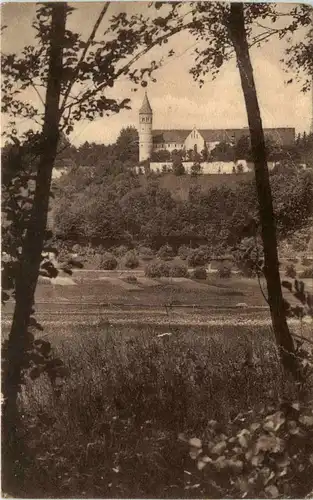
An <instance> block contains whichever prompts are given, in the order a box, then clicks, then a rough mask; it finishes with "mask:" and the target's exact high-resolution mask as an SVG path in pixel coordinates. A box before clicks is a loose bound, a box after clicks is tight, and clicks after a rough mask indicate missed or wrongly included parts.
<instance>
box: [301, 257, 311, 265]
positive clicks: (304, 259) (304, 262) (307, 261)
mask: <svg viewBox="0 0 313 500" xmlns="http://www.w3.org/2000/svg"><path fill="white" fill-rule="evenodd" d="M301 264H302V265H303V266H310V265H311V264H312V260H311V259H310V258H309V257H306V255H304V256H303V257H302V259H301Z"/></svg>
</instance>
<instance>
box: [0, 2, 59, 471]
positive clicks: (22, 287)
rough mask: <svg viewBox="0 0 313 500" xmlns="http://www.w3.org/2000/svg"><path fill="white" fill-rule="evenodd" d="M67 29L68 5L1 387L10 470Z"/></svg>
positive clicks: (55, 38)
mask: <svg viewBox="0 0 313 500" xmlns="http://www.w3.org/2000/svg"><path fill="white" fill-rule="evenodd" d="M65 24H66V4H65V3H63V2H60V3H58V2H56V3H54V4H52V17H51V32H50V54H49V68H48V78H47V92H46V101H45V116H44V124H43V130H42V137H41V141H40V148H41V150H40V156H39V163H38V169H37V178H36V188H35V194H34V201H33V207H32V213H31V217H30V222H29V226H28V229H27V233H26V235H25V240H24V244H23V248H22V256H21V261H20V265H19V269H18V273H17V276H16V287H15V309H14V314H13V321H12V326H11V331H10V334H9V339H8V350H7V360H6V361H7V369H6V373H5V374H4V378H3V384H2V390H3V396H4V408H3V419H2V430H3V434H2V436H3V440H4V441H5V443H6V446H5V449H3V451H4V452H5V453H8V456H6V457H3V464H4V465H6V466H7V467H9V463H10V461H11V460H13V459H14V460H15V458H13V456H12V455H14V450H15V451H16V446H17V441H18V438H17V428H18V423H19V419H18V406H17V400H18V394H19V391H20V385H21V372H22V368H23V362H24V356H25V350H26V349H27V347H28V346H29V340H28V339H29V334H28V327H29V320H30V317H31V314H32V308H33V304H34V294H35V289H36V285H37V280H38V276H39V268H40V262H41V253H42V248H43V244H44V238H45V230H46V224H47V215H48V207H49V197H50V187H51V177H52V169H53V165H54V161H55V157H56V153H57V145H58V138H59V121H60V113H59V103H60V94H61V79H62V64H63V46H64V39H65ZM10 458H11V460H10ZM7 460H8V462H7ZM11 463H12V462H11Z"/></svg>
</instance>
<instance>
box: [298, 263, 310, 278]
mask: <svg viewBox="0 0 313 500" xmlns="http://www.w3.org/2000/svg"><path fill="white" fill-rule="evenodd" d="M299 278H302V279H303V278H313V266H311V267H307V268H306V269H304V270H303V271H302V272H301V273H299Z"/></svg>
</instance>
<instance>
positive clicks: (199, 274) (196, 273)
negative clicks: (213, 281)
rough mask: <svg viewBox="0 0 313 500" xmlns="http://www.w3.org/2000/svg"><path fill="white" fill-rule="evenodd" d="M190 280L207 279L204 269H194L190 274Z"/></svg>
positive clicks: (199, 267)
mask: <svg viewBox="0 0 313 500" xmlns="http://www.w3.org/2000/svg"><path fill="white" fill-rule="evenodd" d="M192 278H193V279H195V280H206V279H207V272H206V268H205V267H203V266H198V267H196V268H195V269H194V270H193V272H192Z"/></svg>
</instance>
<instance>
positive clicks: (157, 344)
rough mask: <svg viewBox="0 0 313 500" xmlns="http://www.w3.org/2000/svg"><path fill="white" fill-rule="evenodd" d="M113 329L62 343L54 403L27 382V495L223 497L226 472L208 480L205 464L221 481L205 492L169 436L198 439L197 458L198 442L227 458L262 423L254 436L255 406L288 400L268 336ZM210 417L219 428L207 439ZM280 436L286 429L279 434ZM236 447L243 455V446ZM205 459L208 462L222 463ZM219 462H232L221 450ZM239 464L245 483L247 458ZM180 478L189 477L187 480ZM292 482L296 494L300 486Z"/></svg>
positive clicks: (203, 480)
mask: <svg viewBox="0 0 313 500" xmlns="http://www.w3.org/2000/svg"><path fill="white" fill-rule="evenodd" d="M110 332H112V328H110V327H109V325H107V326H106V325H104V326H103V327H102V328H100V329H99V330H98V332H95V331H87V332H86V331H85V332H80V334H79V335H77V336H76V337H75V342H73V341H72V339H69V338H68V339H66V336H62V342H61V344H58V345H57V352H56V355H58V356H60V357H62V358H63V359H64V360H65V364H66V368H67V369H68V370H69V376H68V377H67V378H66V379H65V383H64V384H63V388H62V393H61V398H59V399H58V400H55V399H54V398H53V397H52V391H51V388H50V387H49V382H48V380H47V379H46V378H45V377H44V376H43V375H42V376H41V377H40V378H39V379H38V380H37V381H36V383H35V384H34V383H32V382H30V381H29V380H28V381H27V384H26V386H25V390H24V391H23V394H22V397H21V411H22V412H23V415H24V419H23V426H24V428H23V432H24V433H25V435H26V437H27V444H28V445H29V450H30V451H29V460H28V462H27V464H26V466H25V482H24V484H23V487H24V488H25V491H27V492H28V494H29V495H30V496H32V498H46V497H49V498H51V497H58V498H65V497H70V498H74V497H77V492H80V495H81V496H82V497H84V498H95V497H101V498H105V497H110V498H113V497H117V498H123V497H126V496H127V497H133V498H147V497H149V496H151V495H152V494H153V496H155V497H157V498H169V497H171V498H184V497H185V495H186V493H187V494H188V498H190V495H191V493H192V492H195V491H197V497H198V494H199V493H200V491H201V490H200V489H199V491H198V489H197V488H195V489H194V490H192V489H185V488H186V487H187V486H188V487H189V486H192V485H194V484H199V483H200V485H201V488H204V489H205V492H206V494H204V495H202V496H203V497H204V498H226V497H227V495H226V491H225V489H224V488H223V485H224V486H225V485H226V486H227V485H228V484H229V483H228V482H226V483H224V482H223V481H224V475H223V471H224V469H222V470H221V471H220V472H219V474H218V475H216V477H215V469H213V467H215V466H214V465H213V466H212V474H213V473H214V480H216V481H217V484H219V485H220V484H221V482H222V484H221V490H219V491H216V490H215V489H214V490H213V491H212V490H210V491H208V488H214V485H212V484H211V483H210V477H209V476H211V465H210V464H208V465H207V466H206V467H205V468H204V469H203V470H202V471H199V470H197V469H196V471H195V472H194V470H193V469H190V468H189V466H190V462H191V463H192V464H195V463H197V462H198V461H195V460H191V459H190V457H189V459H188V456H189V455H188V452H189V451H190V450H189V446H188V445H187V444H186V443H182V442H181V441H180V440H178V439H177V437H178V436H179V435H180V433H184V434H185V435H186V436H190V437H194V436H199V438H201V439H202V441H203V443H204V446H203V454H206V451H207V450H206V449H205V445H206V443H208V444H209V445H210V443H209V442H210V441H211V440H212V441H213V442H214V444H215V443H219V442H220V441H223V439H226V442H227V450H229V456H230V457H233V456H234V455H235V453H236V452H235V451H234V450H233V448H234V447H235V442H234V443H233V444H232V443H231V442H229V439H231V437H232V436H234V437H235V439H236V442H238V437H237V434H238V433H240V431H242V430H243V429H248V430H249V432H251V436H252V438H253V439H255V440H257V439H258V436H257V430H256V429H255V426H253V427H252V430H251V429H250V427H249V426H250V424H252V423H260V427H259V432H261V431H262V428H261V424H262V423H263V419H264V420H265V418H266V416H267V414H266V413H264V414H263V417H262V416H261V414H260V412H258V406H259V405H260V404H262V405H264V406H268V405H270V404H271V403H272V401H278V400H279V399H280V398H282V397H283V395H284V394H288V395H289V396H290V398H292V397H293V394H294V390H293V388H292V386H291V385H290V384H289V382H288V381H286V380H285V379H284V376H283V373H282V372H281V369H280V366H279V364H278V362H277V354H276V351H275V346H274V345H273V343H272V341H271V339H270V336H269V334H268V332H267V330H262V331H254V332H253V335H251V336H249V337H248V336H247V337H245V336H243V335H242V332H240V331H239V332H238V333H235V332H233V335H229V333H228V334H227V335H226V334H224V333H223V332H219V333H217V332H216V334H213V335H209V336H206V335H203V334H202V333H201V334H197V333H195V332H192V333H191V332H186V333H178V332H177V333H176V331H173V330H171V333H172V334H171V335H170V336H165V337H158V334H159V331H158V330H154V329H153V328H151V327H150V328H149V327H146V328H145V329H144V330H143V332H142V335H140V334H139V335H137V336H134V335H133V334H132V333H130V335H127V334H126V335H124V334H121V332H120V331H119V330H118V329H117V330H116V332H114V329H113V333H110ZM251 349H252V350H253V352H254V355H255V359H254V361H253V366H252V367H248V366H247V365H246V364H245V358H246V355H247V353H248V352H249V350H251ZM238 387H240V391H239V390H238ZM182 409H183V411H182ZM251 409H253V411H252V412H250V413H249V414H248V417H246V415H245V412H248V411H250V410H251ZM275 411H276V410H275V409H274V410H272V411H271V412H270V413H272V414H273V413H275ZM238 413H241V414H242V417H241V416H240V415H238ZM302 414H304V413H302ZM249 415H250V416H251V422H250V421H248V419H249V418H250V417H249ZM254 415H256V416H255V417H254ZM258 415H260V416H258ZM236 416H238V418H236ZM240 418H243V420H240ZM210 420H215V421H217V422H218V425H219V426H220V428H218V427H217V428H216V430H215V431H214V432H212V434H211V430H212V425H211V423H209V422H210ZM275 421H276V420H275ZM213 427H214V428H215V426H214V425H213ZM223 427H226V432H224V429H223ZM300 427H301V428H303V427H302V424H301V425H300ZM138 428H140V433H141V439H139V440H138ZM281 431H282V427H280V429H279V430H278V431H277V432H279V433H280V432H281ZM264 432H265V431H264ZM267 432H268V431H267ZM269 432H275V431H269ZM221 433H225V436H226V438H223V437H222V436H221ZM279 437H280V436H279ZM296 439H298V436H296ZM311 443H312V441H311V442H310V440H307V444H308V445H309V446H311ZM210 446H211V445H210ZM238 448H240V450H245V448H243V447H242V445H240V444H238ZM211 449H212V448H211ZM31 450H33V453H31ZM287 452H288V450H287ZM238 453H240V452H238ZM268 453H271V451H270V450H268ZM288 453H289V452H288ZM295 453H296V454H297V459H296V458H294V459H292V463H296V462H297V460H298V463H299V464H300V463H302V459H301V457H302V456H303V453H304V449H303V448H302V447H299V449H298V450H297V451H296V452H295ZM243 454H244V453H243ZM266 454H267V451H266V450H264V455H266ZM220 455H221V456H222V455H223V453H220ZM259 455H260V456H261V450H260V453H259V454H258V457H259V458H260V456H259ZM210 456H212V460H213V461H214V462H215V461H216V459H217V458H218V456H219V455H216V454H210ZM186 458H187V460H186ZM225 458H226V459H228V458H229V457H228V451H227V457H225ZM275 458H276V457H275ZM198 459H200V454H199V455H198ZM244 460H245V459H244ZM264 461H265V462H266V458H264ZM274 466H275V461H274V463H273V467H274ZM247 467H248V468H247V474H249V473H250V470H252V469H251V467H252V465H251V461H248V462H247ZM264 467H265V465H264ZM271 467H272V466H271ZM113 469H115V470H113ZM260 469H262V467H261V466H260ZM183 470H187V471H188V472H190V473H191V474H185V475H184V473H183ZM82 471H83V473H82ZM304 472H308V471H307V470H306V471H304ZM238 473H239V474H240V471H239V472H238ZM197 474H199V476H198V475H197ZM241 474H244V472H243V473H241ZM232 477H233V476H232ZM236 477H238V476H236ZM306 477H307V478H310V477H311V476H310V475H307V476H306ZM283 478H284V476H282V479H283ZM303 478H304V476H303ZM187 481H189V482H187ZM173 485H176V486H175V488H173ZM299 485H302V487H303V488H304V487H305V482H303V481H300V482H299ZM294 487H295V488H296V483H295V485H294ZM19 489H21V487H20V486H19ZM234 491H235V490H232V491H231V492H230V493H229V496H230V497H231V498H237V497H238V495H239V494H240V491H239V492H238V491H237V490H236V493H237V495H235V494H234ZM294 491H295V495H294V496H295V497H297V495H296V493H297V490H294ZM209 493H210V494H209ZM192 495H193V493H192ZM199 496H200V495H199ZM251 496H253V495H251ZM300 497H302V495H300Z"/></svg>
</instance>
